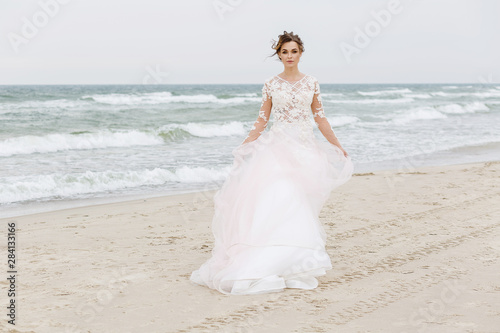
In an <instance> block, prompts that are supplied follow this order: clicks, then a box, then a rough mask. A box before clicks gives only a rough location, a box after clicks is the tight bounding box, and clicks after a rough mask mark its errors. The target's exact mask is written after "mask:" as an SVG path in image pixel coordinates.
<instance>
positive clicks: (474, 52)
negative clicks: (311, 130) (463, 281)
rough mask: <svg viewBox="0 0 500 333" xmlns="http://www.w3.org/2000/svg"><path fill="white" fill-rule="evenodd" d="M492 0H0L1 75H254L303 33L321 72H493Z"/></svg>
mask: <svg viewBox="0 0 500 333" xmlns="http://www.w3.org/2000/svg"><path fill="white" fill-rule="evenodd" d="M499 14H500V1H498V0H413V1H412V0H399V1H398V0H386V1H378V0H353V1H346V0H343V1H340V0H329V1H328V0H314V1H305V0H301V1H299V0H274V1H272V0H267V1H264V0H185V1H181V0H176V1H170V0H142V1H130V0H100V1H97V0H36V1H32V0H24V1H2V2H1V3H0V84H107V83H116V84H141V83H166V84H170V83H172V84H174V83H256V84H261V83H262V82H263V81H264V79H266V78H268V77H269V76H272V75H274V74H278V73H280V72H282V70H283V65H282V64H281V63H280V62H278V61H276V60H275V58H274V57H273V58H268V56H269V55H270V54H271V53H272V52H273V50H272V49H271V40H272V39H276V38H277V36H278V35H279V34H280V33H282V32H283V30H287V31H293V32H294V33H297V34H299V36H300V37H301V38H302V40H303V42H304V45H305V52H304V54H303V56H302V58H301V62H300V64H299V70H300V71H301V72H303V73H307V74H310V75H314V76H316V77H317V78H318V80H319V81H320V82H321V83H465V82H467V83H481V82H494V83H498V82H500V65H499V62H498V61H499V59H500V43H499V32H500V20H498V16H499Z"/></svg>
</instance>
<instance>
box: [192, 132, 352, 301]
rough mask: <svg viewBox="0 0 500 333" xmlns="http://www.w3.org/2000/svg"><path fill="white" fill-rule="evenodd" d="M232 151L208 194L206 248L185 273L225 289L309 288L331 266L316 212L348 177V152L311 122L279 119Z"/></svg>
mask: <svg viewBox="0 0 500 333" xmlns="http://www.w3.org/2000/svg"><path fill="white" fill-rule="evenodd" d="M233 156H234V163H233V166H232V168H231V171H230V173H229V176H228V178H227V179H226V181H225V182H224V184H223V185H222V187H221V188H220V190H219V191H217V192H216V194H215V196H214V204H215V213H214V217H213V221H212V232H213V235H214V237H215V243H214V247H213V249H212V256H211V258H209V259H208V260H207V261H206V262H205V263H203V264H202V265H201V267H200V268H199V269H197V270H195V271H193V272H192V274H191V277H190V280H191V281H192V282H194V283H196V284H200V285H204V286H207V287H209V288H212V289H216V290H218V291H220V292H221V293H224V294H233V295H243V294H261V293H269V292H279V291H283V289H284V288H300V289H314V288H316V287H317V285H318V280H317V279H316V278H315V277H317V276H320V275H324V274H326V271H327V270H329V269H331V268H332V265H331V260H330V257H329V256H328V254H327V253H326V251H325V243H326V233H325V231H324V228H323V226H322V225H321V223H320V221H319V218H318V215H319V213H320V210H321V208H322V206H323V204H324V203H325V201H326V200H327V199H328V197H329V195H330V192H331V191H332V190H333V189H334V188H336V187H338V186H340V185H342V184H343V183H345V182H347V181H348V180H349V179H350V178H351V176H352V172H353V164H352V161H351V158H350V157H349V156H348V157H347V158H346V157H345V156H344V155H343V153H342V152H341V150H340V149H339V148H338V147H336V146H335V145H332V144H330V143H328V142H322V141H318V140H317V139H316V138H315V137H314V135H313V133H312V130H311V131H309V132H308V131H304V130H303V129H301V128H300V127H298V126H283V125H280V124H274V125H273V126H272V127H271V129H270V130H269V131H267V132H264V133H263V134H262V135H261V136H260V137H259V138H258V139H257V140H255V141H252V142H249V143H246V144H243V145H241V146H239V147H238V148H236V149H235V150H233Z"/></svg>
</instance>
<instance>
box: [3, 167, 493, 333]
mask: <svg viewBox="0 0 500 333" xmlns="http://www.w3.org/2000/svg"><path fill="white" fill-rule="evenodd" d="M213 195H214V191H207V192H198V193H190V194H183V195H176V196H167V197H156V198H151V199H141V200H134V201H128V202H120V203H112V204H103V205H94V206H90V207H79V208H73V209H65V210H59V211H53V212H46V213H39V214H32V215H26V216H21V217H13V218H6V219H2V225H3V228H4V230H5V231H4V233H3V234H4V235H5V234H6V233H7V223H8V222H11V223H12V222H15V224H16V227H17V231H16V250H17V258H18V260H17V261H16V265H17V267H16V269H17V272H18V273H17V279H16V291H17V293H16V305H17V306H16V325H15V328H13V326H12V325H9V324H8V323H7V317H6V315H5V314H3V315H2V321H1V323H0V331H2V332H6V331H9V332H37V333H38V332H51V333H52V332H75V333H76V332H99V333H100V332H120V333H124V332H300V333H303V332H384V333H386V332H440V333H442V332H482V333H486V332H500V275H499V273H500V263H499V259H500V205H499V203H500V162H486V163H474V164H461V165H453V166H438V167H421V168H405V169H404V170H400V171H376V172H373V173H366V174H356V175H354V176H353V177H352V179H351V180H350V181H349V182H348V183H347V184H345V185H342V186H341V187H340V188H338V189H337V190H336V191H335V192H332V194H331V196H330V198H329V200H328V201H327V203H326V204H325V206H324V207H323V210H322V212H321V214H320V219H321V221H322V223H323V225H324V227H325V230H326V232H327V235H328V240H327V244H328V245H327V250H328V253H329V255H330V257H331V258H332V265H333V269H332V270H330V271H328V273H327V275H326V276H322V277H320V278H319V279H318V280H319V283H320V284H319V286H318V288H316V289H315V290H311V291H305V290H298V289H286V290H285V291H283V292H280V293H271V294H263V295H253V296H248V295H244V296H228V295H223V294H221V293H219V292H217V291H215V290H211V289H208V288H206V287H202V286H198V285H195V284H193V283H191V282H190V281H189V276H190V274H191V272H192V271H193V270H194V269H196V268H198V267H199V266H200V265H201V264H202V263H203V262H204V261H205V260H206V259H207V258H208V257H209V256H210V251H211V249H212V245H213V235H212V233H211V229H210V227H211V219H212V214H213ZM2 251H3V252H4V253H6V252H7V249H6V237H5V236H4V241H3V242H2ZM4 258H5V257H4ZM4 267H6V260H4ZM4 271H7V269H6V268H5V270H4ZM5 274H7V273H5ZM1 281H2V282H1V284H2V289H3V290H4V291H5V290H6V289H7V288H8V281H7V280H6V279H5V278H4V279H2V280H1ZM2 299H4V301H3V304H2V308H3V309H4V312H6V310H5V307H6V306H7V304H8V303H7V302H8V300H7V298H6V293H5V292H3V298H2Z"/></svg>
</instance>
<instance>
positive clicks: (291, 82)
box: [276, 74, 307, 84]
mask: <svg viewBox="0 0 500 333" xmlns="http://www.w3.org/2000/svg"><path fill="white" fill-rule="evenodd" d="M276 76H277V77H278V78H280V79H282V80H283V81H285V82H288V83H290V84H294V83H297V82H300V81H302V80H304V79H305V78H306V76H307V74H304V76H303V77H302V78H301V79H300V80H297V81H288V80H285V79H284V78H282V77H281V76H279V75H276Z"/></svg>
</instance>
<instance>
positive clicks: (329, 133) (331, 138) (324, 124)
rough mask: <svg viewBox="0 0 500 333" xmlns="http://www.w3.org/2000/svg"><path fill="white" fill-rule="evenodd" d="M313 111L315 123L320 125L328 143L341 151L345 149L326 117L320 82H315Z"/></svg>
mask: <svg viewBox="0 0 500 333" xmlns="http://www.w3.org/2000/svg"><path fill="white" fill-rule="evenodd" d="M311 110H312V112H313V115H314V121H315V122H316V124H317V125H318V128H319V130H320V131H321V134H323V136H324V137H325V138H326V139H327V140H328V142H330V143H331V144H333V145H336V146H337V147H339V148H340V149H343V148H342V146H341V145H340V142H339V140H338V139H337V137H336V136H335V133H333V130H332V126H331V125H330V123H329V122H328V119H327V118H326V115H325V111H324V110H323V103H322V102H321V95H320V89H319V82H318V81H315V82H314V96H313V101H312V103H311Z"/></svg>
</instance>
